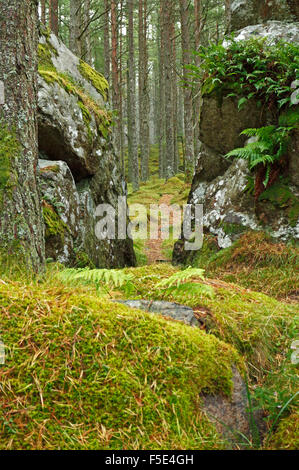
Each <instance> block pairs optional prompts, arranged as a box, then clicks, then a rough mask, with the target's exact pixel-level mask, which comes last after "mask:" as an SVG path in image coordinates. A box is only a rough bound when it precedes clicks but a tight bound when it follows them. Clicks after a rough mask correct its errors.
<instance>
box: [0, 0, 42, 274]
mask: <svg viewBox="0 0 299 470" xmlns="http://www.w3.org/2000/svg"><path fill="white" fill-rule="evenodd" d="M0 31H1V36H0V80H2V81H3V82H4V89H5V97H4V99H2V100H1V101H0V121H1V122H0V163H1V164H0V211H1V215H0V247H1V250H2V252H3V251H4V252H5V254H6V256H10V255H11V256H12V257H16V261H17V262H18V263H21V255H22V256H23V258H24V261H25V263H26V264H27V265H28V266H29V267H30V268H33V269H34V270H35V271H38V270H40V269H41V267H42V266H43V264H44V261H45V255H44V253H45V249H44V223H43V219H42V210H41V203H40V197H39V191H38V186H37V174H36V168H37V161H38V139H37V45H38V9H37V2H35V1H33V0H10V1H9V2H7V1H6V0H0ZM3 102H4V104H2V105H1V103H3Z"/></svg>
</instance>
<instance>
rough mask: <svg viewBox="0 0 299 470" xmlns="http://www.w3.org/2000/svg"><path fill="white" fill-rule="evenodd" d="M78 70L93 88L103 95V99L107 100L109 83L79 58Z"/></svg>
mask: <svg viewBox="0 0 299 470" xmlns="http://www.w3.org/2000/svg"><path fill="white" fill-rule="evenodd" d="M78 69H79V72H80V73H81V75H82V76H83V77H84V78H86V80H88V81H89V82H90V83H91V84H92V85H93V86H94V88H95V89H96V90H97V91H98V92H99V93H100V94H101V95H102V96H103V98H104V100H105V101H107V99H108V90H109V85H108V82H107V80H106V78H105V77H104V76H103V75H102V74H100V73H99V72H97V71H96V70H94V69H93V68H92V67H90V65H88V64H87V63H86V62H84V61H83V60H80V64H79V66H78Z"/></svg>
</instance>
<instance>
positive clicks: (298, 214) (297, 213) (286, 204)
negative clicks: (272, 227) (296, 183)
mask: <svg viewBox="0 0 299 470" xmlns="http://www.w3.org/2000/svg"><path fill="white" fill-rule="evenodd" d="M259 199H260V201H269V202H271V203H272V204H273V205H274V206H275V207H278V208H279V209H285V210H286V212H287V215H288V218H289V221H290V225H291V227H295V226H296V225H297V223H298V218H299V199H298V197H297V196H295V195H294V194H293V192H292V191H291V189H290V188H289V186H288V185H287V183H286V182H285V180H281V181H280V182H278V183H275V184H274V185H273V186H271V187H270V188H269V189H267V190H266V191H264V192H263V194H261V195H260V198H259Z"/></svg>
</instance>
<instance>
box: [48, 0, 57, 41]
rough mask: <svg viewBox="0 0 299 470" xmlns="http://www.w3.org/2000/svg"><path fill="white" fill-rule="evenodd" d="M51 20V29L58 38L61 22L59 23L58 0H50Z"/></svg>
mask: <svg viewBox="0 0 299 470" xmlns="http://www.w3.org/2000/svg"><path fill="white" fill-rule="evenodd" d="M49 18H50V23H49V26H50V29H51V31H52V32H53V33H54V34H56V36H58V31H59V26H58V25H59V22H58V0H50V2H49Z"/></svg>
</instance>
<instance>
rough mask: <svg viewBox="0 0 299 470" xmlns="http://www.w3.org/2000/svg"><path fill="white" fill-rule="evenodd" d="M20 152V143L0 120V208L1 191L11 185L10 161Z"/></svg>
mask: <svg viewBox="0 0 299 470" xmlns="http://www.w3.org/2000/svg"><path fill="white" fill-rule="evenodd" d="M20 152H21V149H20V143H19V141H18V140H17V138H16V136H15V133H14V132H13V131H11V130H9V129H8V127H7V125H6V124H5V123H3V122H2V121H1V120H0V207H1V205H2V199H3V191H5V190H7V189H8V188H9V186H10V185H11V184H13V183H12V181H11V177H12V172H11V161H12V160H13V159H15V158H18V157H19V155H20ZM10 181H11V183H10Z"/></svg>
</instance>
